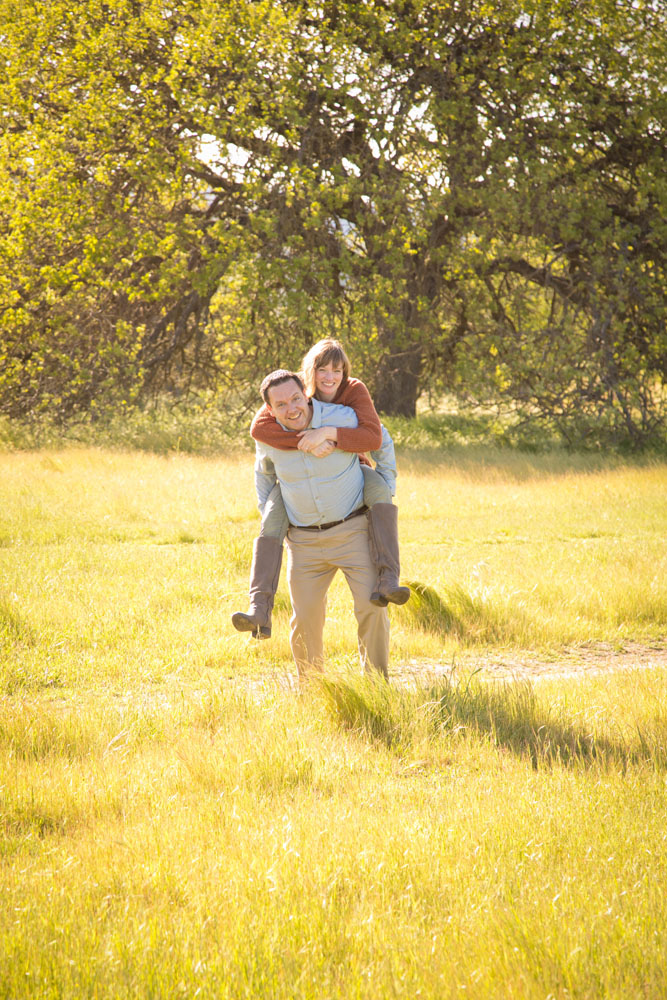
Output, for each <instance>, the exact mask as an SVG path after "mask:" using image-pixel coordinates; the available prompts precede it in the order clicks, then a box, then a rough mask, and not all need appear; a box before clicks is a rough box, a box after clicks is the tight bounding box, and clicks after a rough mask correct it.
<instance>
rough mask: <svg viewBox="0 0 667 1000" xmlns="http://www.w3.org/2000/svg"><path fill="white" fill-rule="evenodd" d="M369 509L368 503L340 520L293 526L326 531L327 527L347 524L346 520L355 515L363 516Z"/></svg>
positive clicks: (294, 525)
mask: <svg viewBox="0 0 667 1000" xmlns="http://www.w3.org/2000/svg"><path fill="white" fill-rule="evenodd" d="M367 510H368V507H367V506H366V504H364V505H363V506H362V507H357V509H356V510H353V511H352V513H351V514H348V515H347V517H342V518H341V519H340V521H328V522H327V523H326V524H293V525H292V527H293V528H298V529H299V531H326V530H327V528H335V527H336V525H337V524H345V522H346V521H350V520H351V519H352V518H353V517H361V515H362V514H365V513H366V511H367Z"/></svg>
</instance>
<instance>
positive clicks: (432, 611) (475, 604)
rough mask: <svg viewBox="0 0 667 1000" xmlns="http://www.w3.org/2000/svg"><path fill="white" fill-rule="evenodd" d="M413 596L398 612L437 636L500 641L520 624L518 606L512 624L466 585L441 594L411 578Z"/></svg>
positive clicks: (406, 621)
mask: <svg viewBox="0 0 667 1000" xmlns="http://www.w3.org/2000/svg"><path fill="white" fill-rule="evenodd" d="M408 586H409V587H410V591H411V595H410V600H409V601H408V602H407V604H404V605H402V606H401V607H399V608H397V609H396V611H395V614H396V615H397V617H398V618H399V619H400V620H401V621H402V622H403V623H404V624H405V625H407V626H408V627H411V628H417V629H420V630H421V631H423V632H432V633H434V634H435V635H442V636H455V637H456V638H457V639H459V640H460V641H461V642H463V643H470V642H479V641H483V642H497V641H499V640H503V639H507V638H508V631H514V630H516V628H517V627H518V626H519V625H520V624H521V622H520V621H518V622H517V619H520V611H519V609H515V611H514V613H513V619H514V620H513V623H509V622H507V621H506V620H504V619H503V616H502V611H501V609H500V608H498V607H496V606H494V604H493V603H492V602H490V601H488V600H487V599H485V598H484V597H482V596H474V595H472V594H469V593H468V592H467V591H466V590H464V589H463V587H461V586H458V585H453V586H449V587H446V588H445V589H444V590H443V592H442V594H440V593H438V591H437V590H435V588H434V587H430V586H429V585H428V584H426V583H420V582H419V581H418V580H410V581H408Z"/></svg>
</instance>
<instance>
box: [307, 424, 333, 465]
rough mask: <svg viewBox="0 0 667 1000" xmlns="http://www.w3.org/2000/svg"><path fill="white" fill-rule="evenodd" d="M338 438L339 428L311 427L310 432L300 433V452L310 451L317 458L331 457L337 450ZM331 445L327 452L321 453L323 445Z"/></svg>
mask: <svg viewBox="0 0 667 1000" xmlns="http://www.w3.org/2000/svg"><path fill="white" fill-rule="evenodd" d="M337 437H338V428H337V427H311V428H310V430H307V431H300V433H299V438H300V440H299V451H309V452H310V453H311V455H315V457H316V458H324V456H325V455H330V454H331V452H332V451H333V449H334V448H335V446H336V444H335V442H336V438H337ZM325 444H326V445H331V446H332V447H330V448H327V450H326V451H324V452H320V449H321V448H322V446H323V445H325Z"/></svg>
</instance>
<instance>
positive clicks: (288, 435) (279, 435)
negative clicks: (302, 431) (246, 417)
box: [250, 406, 299, 451]
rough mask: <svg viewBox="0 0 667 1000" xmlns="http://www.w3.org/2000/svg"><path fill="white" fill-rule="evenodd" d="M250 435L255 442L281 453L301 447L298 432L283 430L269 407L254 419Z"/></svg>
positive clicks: (264, 408)
mask: <svg viewBox="0 0 667 1000" xmlns="http://www.w3.org/2000/svg"><path fill="white" fill-rule="evenodd" d="M250 435H251V437H252V438H253V439H254V440H255V441H261V443H262V444H268V445H271V447H272V448H278V449H279V451H293V450H294V449H295V448H298V446H299V438H298V437H297V432H296V431H285V430H283V428H282V427H281V426H280V424H279V423H278V421H277V420H276V418H275V417H274V416H273V414H272V413H271V412H270V410H269V408H268V406H263V407H262V408H261V410H258V411H257V413H256V414H255V416H254V417H253V420H252V423H251V425H250Z"/></svg>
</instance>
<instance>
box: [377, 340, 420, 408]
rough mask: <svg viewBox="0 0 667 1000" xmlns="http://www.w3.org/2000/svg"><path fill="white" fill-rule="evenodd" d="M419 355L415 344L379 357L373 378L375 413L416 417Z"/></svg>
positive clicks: (418, 349)
mask: <svg viewBox="0 0 667 1000" xmlns="http://www.w3.org/2000/svg"><path fill="white" fill-rule="evenodd" d="M421 356H422V352H421V347H419V346H413V347H410V348H409V349H408V350H406V351H397V352H396V353H392V354H384V355H383V356H382V358H381V359H380V362H379V364H378V368H377V372H376V374H375V379H374V380H373V381H374V389H375V391H374V394H373V401H374V402H375V408H376V410H377V411H378V413H386V414H388V415H389V416H392V417H414V416H416V413H417V398H418V396H419V370H420V367H421Z"/></svg>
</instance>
